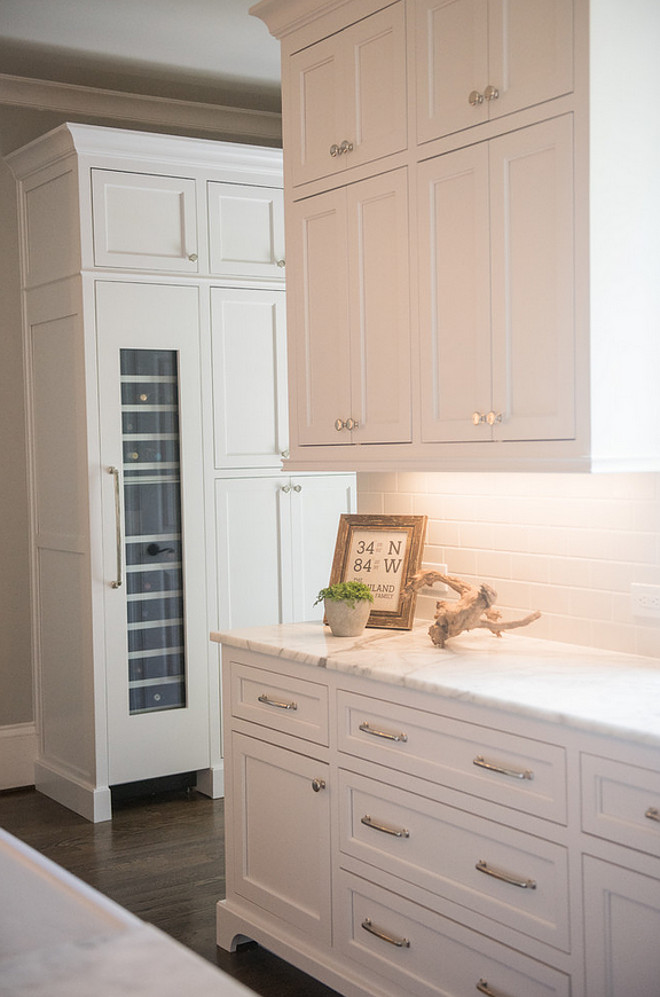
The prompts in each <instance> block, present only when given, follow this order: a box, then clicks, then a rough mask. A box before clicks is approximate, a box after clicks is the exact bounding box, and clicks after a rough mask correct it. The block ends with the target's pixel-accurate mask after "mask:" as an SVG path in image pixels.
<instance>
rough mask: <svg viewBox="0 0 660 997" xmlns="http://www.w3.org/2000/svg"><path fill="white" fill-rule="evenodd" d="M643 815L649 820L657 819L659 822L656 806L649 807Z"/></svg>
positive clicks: (659, 811) (658, 811)
mask: <svg viewBox="0 0 660 997" xmlns="http://www.w3.org/2000/svg"><path fill="white" fill-rule="evenodd" d="M644 816H645V817H648V819H649V820H657V821H658V823H660V810H658V808H657V807H649V808H648V810H647V811H646V813H645V814H644Z"/></svg>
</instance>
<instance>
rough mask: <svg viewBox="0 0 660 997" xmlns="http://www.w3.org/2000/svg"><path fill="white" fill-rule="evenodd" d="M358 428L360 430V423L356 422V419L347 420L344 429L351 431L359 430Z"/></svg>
mask: <svg viewBox="0 0 660 997" xmlns="http://www.w3.org/2000/svg"><path fill="white" fill-rule="evenodd" d="M359 428H360V423H359V422H358V421H357V419H347V420H346V429H348V430H352V429H359Z"/></svg>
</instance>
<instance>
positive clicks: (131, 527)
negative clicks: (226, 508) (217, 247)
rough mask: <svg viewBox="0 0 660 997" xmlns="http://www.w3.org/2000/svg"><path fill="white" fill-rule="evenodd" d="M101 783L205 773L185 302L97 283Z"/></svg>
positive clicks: (186, 290)
mask: <svg viewBox="0 0 660 997" xmlns="http://www.w3.org/2000/svg"><path fill="white" fill-rule="evenodd" d="M96 312H97V348H98V364H99V392H100V421H101V454H102V467H101V471H102V476H101V480H102V503H103V530H104V532H103V584H104V592H105V621H104V628H103V632H104V634H105V669H104V673H105V677H106V679H105V680H106V688H107V724H108V751H109V782H110V784H111V785H114V784H118V783H124V782H133V781H135V780H138V779H150V778H155V777H158V776H162V775H169V774H172V773H175V772H188V771H191V770H193V771H194V770H196V769H201V768H205V767H207V766H208V763H209V747H208V743H209V727H208V724H209V717H208V674H207V660H208V655H207V648H206V637H205V634H206V630H207V621H206V608H205V603H206V584H205V579H204V574H205V572H204V571H203V570H201V569H200V565H203V564H204V562H205V555H206V551H205V531H204V495H203V485H202V482H203V474H202V472H203V461H202V445H201V439H202V413H201V401H200V384H199V376H200V375H199V364H200V360H199V341H198V331H197V330H198V322H199V320H198V292H197V288H194V287H180V286H179V287H177V286H173V285H159V284H156V285H149V284H139V283H124V282H105V281H98V282H97V284H96Z"/></svg>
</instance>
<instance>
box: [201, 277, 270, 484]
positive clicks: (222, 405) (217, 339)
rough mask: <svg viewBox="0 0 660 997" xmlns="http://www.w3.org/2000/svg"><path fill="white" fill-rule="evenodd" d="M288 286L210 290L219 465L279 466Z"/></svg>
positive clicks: (216, 453)
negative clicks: (285, 289)
mask: <svg viewBox="0 0 660 997" xmlns="http://www.w3.org/2000/svg"><path fill="white" fill-rule="evenodd" d="M285 337H286V328H285V300H284V291H265V290H264V291H262V290H249V291H248V290H245V289H243V288H239V289H236V288H218V287H214V288H212V289H211V357H212V361H211V362H212V372H213V442H214V457H215V466H216V467H217V468H222V467H268V466H271V467H278V468H279V466H280V464H281V459H282V455H283V453H284V451H285V450H286V449H287V447H288V407H287V390H286V384H287V382H286V338H285Z"/></svg>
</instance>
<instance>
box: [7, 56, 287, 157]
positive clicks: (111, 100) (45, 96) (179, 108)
mask: <svg viewBox="0 0 660 997" xmlns="http://www.w3.org/2000/svg"><path fill="white" fill-rule="evenodd" d="M0 104H7V105H11V106H13V107H26V108H28V107H30V108H34V109H35V110H40V111H57V112H59V113H61V114H76V115H88V116H90V117H93V118H111V119H112V120H115V121H122V122H124V121H125V122H135V123H142V124H150V125H157V126H158V127H161V128H168V127H169V128H186V129H189V130H191V131H195V132H209V133H210V134H212V135H216V136H220V135H232V136H237V137H239V136H240V137H243V138H246V139H247V138H251V139H253V140H257V141H271V142H279V143H281V140H282V116H281V114H279V113H277V112H276V111H253V110H250V109H246V108H237V107H226V106H223V105H221V104H203V103H197V102H195V101H188V100H170V99H168V98H166V97H150V96H146V95H142V94H132V93H122V92H121V91H119V90H102V89H98V88H96V87H81V86H75V85H73V84H71V83H56V82H52V81H50V80H31V79H28V78H27V77H24V76H9V75H6V74H3V73H0Z"/></svg>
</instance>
